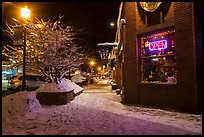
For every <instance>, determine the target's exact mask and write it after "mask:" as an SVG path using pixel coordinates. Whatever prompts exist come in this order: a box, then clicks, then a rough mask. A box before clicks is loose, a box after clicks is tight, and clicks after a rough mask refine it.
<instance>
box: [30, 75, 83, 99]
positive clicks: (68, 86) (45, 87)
mask: <svg viewBox="0 0 204 137" xmlns="http://www.w3.org/2000/svg"><path fill="white" fill-rule="evenodd" d="M73 89H74V94H75V95H77V94H79V93H81V92H82V91H83V90H84V88H82V87H80V86H78V85H77V84H75V83H74V82H71V81H70V80H69V79H65V78H63V79H62V81H61V83H59V84H56V83H45V84H42V85H41V86H40V87H39V88H38V89H37V90H35V91H33V93H34V94H37V92H69V91H72V90H73Z"/></svg>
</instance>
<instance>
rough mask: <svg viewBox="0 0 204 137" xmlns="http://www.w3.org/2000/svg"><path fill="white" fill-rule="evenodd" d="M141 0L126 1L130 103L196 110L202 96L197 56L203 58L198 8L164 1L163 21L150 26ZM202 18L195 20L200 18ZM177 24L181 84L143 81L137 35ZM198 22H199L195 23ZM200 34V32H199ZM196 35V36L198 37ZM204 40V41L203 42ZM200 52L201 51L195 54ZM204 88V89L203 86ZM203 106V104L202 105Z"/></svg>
mask: <svg viewBox="0 0 204 137" xmlns="http://www.w3.org/2000/svg"><path fill="white" fill-rule="evenodd" d="M137 4H138V3H137V2H125V3H124V7H123V14H124V18H125V20H126V30H125V41H124V42H125V46H124V57H125V62H124V79H123V81H124V86H125V87H124V95H125V100H126V103H133V104H134V103H136V104H146V105H152V106H159V107H167V108H174V109H178V110H183V111H186V112H193V113H194V112H196V110H197V109H198V104H199V101H200V100H201V99H199V98H198V93H200V94H201V92H198V93H197V88H199V86H198V83H197V80H199V79H201V77H196V74H197V75H199V74H200V72H199V70H200V69H199V67H200V66H201V64H199V63H196V62H197V61H196V59H198V60H199V59H200V60H201V58H200V57H201V56H202V55H201V54H202V53H201V51H202V50H200V49H202V47H201V46H199V47H197V46H196V45H202V41H201V40H200V39H201V37H199V36H201V35H200V33H201V31H200V30H199V29H198V27H196V29H195V30H196V31H194V9H193V3H191V2H170V3H165V4H164V2H163V6H161V7H159V9H158V10H157V12H159V11H164V12H161V17H162V15H163V16H164V18H163V19H161V20H162V21H161V23H160V24H157V25H153V26H148V24H147V19H145V15H146V13H145V12H144V11H141V9H140V8H141V7H139V6H140V5H137ZM162 9H165V10H162ZM198 20H199V19H198V18H196V19H195V21H197V22H198ZM169 26H174V28H175V31H176V32H175V46H176V64H177V66H176V69H177V71H178V73H177V75H178V82H177V85H162V84H160V85H154V84H153V85H149V84H140V83H139V80H138V78H139V77H138V75H139V69H138V67H139V66H138V64H139V62H138V43H137V36H138V34H142V33H145V32H149V31H152V30H157V29H162V28H165V27H169ZM195 26H196V25H195ZM198 35H199V36H198ZM195 38H196V39H195ZM200 41H201V42H200ZM195 53H197V54H198V55H197V54H195ZM200 89H201V88H200ZM200 91H201V90H200ZM200 102H201V101H200ZM200 106H201V105H200Z"/></svg>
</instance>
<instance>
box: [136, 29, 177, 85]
mask: <svg viewBox="0 0 204 137" xmlns="http://www.w3.org/2000/svg"><path fill="white" fill-rule="evenodd" d="M174 33H175V30H174V29H168V30H163V31H160V32H157V33H151V34H143V35H140V39H139V42H140V63H141V64H140V70H141V82H142V83H165V84H175V83H176V82H177V71H176V52H175V38H174V36H175V35H174Z"/></svg>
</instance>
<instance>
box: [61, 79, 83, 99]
mask: <svg viewBox="0 0 204 137" xmlns="http://www.w3.org/2000/svg"><path fill="white" fill-rule="evenodd" d="M61 83H62V84H63V85H65V86H66V85H67V86H70V87H71V88H73V89H74V94H75V95H77V94H79V93H81V92H82V91H83V90H84V88H82V87H80V86H79V85H77V84H75V83H74V82H72V81H70V80H69V79H65V78H64V79H62V82H61Z"/></svg>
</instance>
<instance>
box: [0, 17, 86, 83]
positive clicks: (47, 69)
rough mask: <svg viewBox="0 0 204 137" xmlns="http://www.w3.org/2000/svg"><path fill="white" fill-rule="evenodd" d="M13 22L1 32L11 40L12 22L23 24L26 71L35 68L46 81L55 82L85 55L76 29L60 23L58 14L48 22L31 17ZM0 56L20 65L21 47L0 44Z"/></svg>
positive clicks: (76, 66) (60, 18) (21, 60)
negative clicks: (0, 48)
mask: <svg viewBox="0 0 204 137" xmlns="http://www.w3.org/2000/svg"><path fill="white" fill-rule="evenodd" d="M13 20H14V22H15V24H12V25H11V24H8V23H6V24H7V28H6V29H5V30H3V33H4V34H5V35H7V36H9V37H10V38H11V40H13V34H14V26H16V25H22V26H24V27H25V28H26V71H28V70H33V69H37V70H40V71H41V73H43V74H44V76H46V78H48V80H49V81H50V82H56V83H59V82H60V80H61V79H62V77H63V76H64V75H65V74H66V73H68V72H69V71H72V70H74V69H76V68H78V67H79V66H80V65H81V64H83V62H84V61H85V59H86V56H85V52H84V51H85V50H84V49H83V48H82V45H81V42H80V39H79V38H78V35H77V31H75V30H74V29H73V27H72V26H63V25H62V22H61V21H62V16H60V17H59V19H58V20H57V21H55V22H54V23H52V22H51V21H50V20H49V21H46V22H45V21H43V20H39V19H37V18H35V19H34V20H29V19H26V20H21V21H19V20H17V19H13ZM2 53H3V55H4V56H7V57H8V58H11V59H13V60H15V61H16V63H15V64H16V65H18V66H22V63H23V59H22V58H23V47H17V46H11V45H10V46H9V45H6V46H3V51H2Z"/></svg>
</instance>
